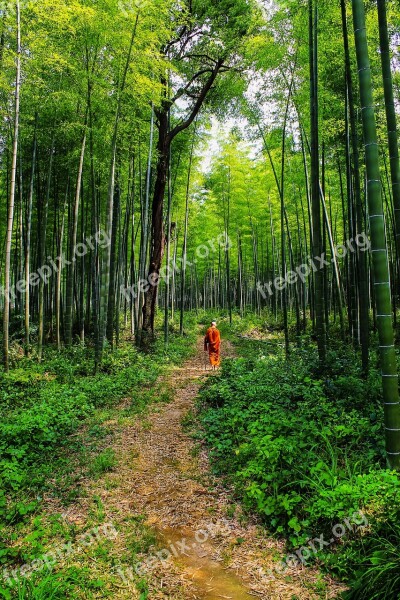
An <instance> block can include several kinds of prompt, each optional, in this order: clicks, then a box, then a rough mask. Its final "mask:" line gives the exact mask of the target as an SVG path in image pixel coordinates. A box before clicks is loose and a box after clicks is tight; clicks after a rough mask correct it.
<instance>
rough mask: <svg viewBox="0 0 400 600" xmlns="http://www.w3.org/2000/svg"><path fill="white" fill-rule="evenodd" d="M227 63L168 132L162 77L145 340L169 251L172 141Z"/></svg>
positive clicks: (217, 68)
mask: <svg viewBox="0 0 400 600" xmlns="http://www.w3.org/2000/svg"><path fill="white" fill-rule="evenodd" d="M222 65H223V60H222V59H219V60H217V61H216V63H215V67H214V68H213V70H212V72H211V74H210V76H209V78H208V80H207V81H206V83H205V84H204V86H203V88H202V89H201V91H200V92H199V94H198V96H197V99H196V102H195V104H194V106H193V108H192V110H191V112H190V114H189V116H188V118H187V119H186V120H184V121H182V122H181V123H178V125H176V126H175V127H174V128H173V129H172V131H169V130H168V113H169V111H170V108H171V102H168V100H167V99H166V98H167V93H166V86H167V82H166V80H165V78H161V84H162V86H163V98H162V106H161V108H160V109H159V110H158V111H157V116H158V128H159V131H158V143H157V150H158V160H157V170H156V179H155V185H154V195H153V206H152V226H151V234H152V239H151V242H152V243H151V254H150V267H149V272H148V278H147V284H146V287H147V291H146V294H145V299H144V304H143V324H142V335H143V337H144V338H149V337H151V336H152V335H153V334H154V319H155V312H156V302H157V293H158V284H159V278H160V269H161V264H162V259H163V256H164V248H165V235H164V226H163V209H164V195H165V188H166V183H167V173H168V155H169V148H170V145H171V142H172V140H173V139H174V138H175V137H176V136H177V135H178V134H179V133H180V132H181V131H184V130H185V129H187V128H188V127H190V125H191V124H192V123H193V121H194V120H195V118H196V116H197V115H198V113H199V111H200V109H201V107H202V105H203V102H204V100H205V99H206V97H207V95H208V92H209V91H210V89H211V88H212V86H213V83H214V81H215V79H216V78H217V75H218V73H219V71H220V69H221V68H222Z"/></svg>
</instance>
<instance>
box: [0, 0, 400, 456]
mask: <svg viewBox="0 0 400 600" xmlns="http://www.w3.org/2000/svg"><path fill="white" fill-rule="evenodd" d="M0 28H1V31H0V35H1V37H0V73H1V75H0V95H1V114H2V119H1V146H0V148H1V149H0V152H1V155H0V156H1V165H0V167H1V174H0V177H1V192H0V193H1V204H0V210H1V217H2V218H1V224H0V235H1V240H2V244H1V256H0V265H1V267H0V269H1V285H2V288H1V289H2V295H1V310H2V312H3V324H4V327H3V361H4V366H5V369H6V370H8V369H9V367H10V365H11V364H12V362H13V360H14V359H15V358H16V357H17V355H18V353H25V354H31V355H32V356H35V357H37V359H38V360H42V359H43V356H44V351H45V347H46V345H47V344H56V345H57V346H58V348H59V349H60V350H61V349H62V347H63V346H71V345H72V344H74V343H81V344H84V343H88V344H90V345H92V346H93V349H94V350H93V351H94V355H95V358H96V364H98V363H99V361H101V357H102V351H103V348H104V347H105V344H109V345H111V346H113V345H114V344H118V342H119V339H120V336H121V335H122V334H123V335H128V336H132V339H135V340H136V342H137V343H138V344H139V345H140V344H142V345H147V344H148V343H149V340H151V337H152V335H153V333H154V328H155V317H156V315H157V314H158V315H159V316H160V317H162V318H163V320H164V337H165V341H166V343H167V342H168V334H169V331H170V328H171V327H174V326H175V324H176V326H177V327H179V329H180V331H181V333H182V334H183V333H184V325H185V312H186V311H188V310H200V309H204V310H214V311H217V310H225V311H227V312H228V314H230V315H232V312H233V311H238V312H239V313H240V314H241V315H244V314H246V312H249V311H255V312H256V313H259V314H260V313H261V312H262V311H265V314H268V320H269V321H270V322H271V323H272V324H275V323H276V324H278V326H282V328H283V331H284V333H285V346H286V349H287V352H289V351H290V344H291V343H293V342H295V343H296V342H297V343H301V336H302V335H304V334H305V333H306V332H307V331H308V332H310V331H311V332H312V335H314V336H315V340H316V342H317V344H318V349H319V357H320V362H321V368H323V365H324V362H325V359H326V354H327V350H328V349H329V339H330V337H331V336H333V335H334V336H341V338H342V339H343V342H344V343H351V344H353V345H354V348H355V349H356V350H357V351H358V350H360V356H361V359H362V363H363V369H364V372H365V373H367V371H368V363H369V350H370V348H371V344H372V342H371V339H375V337H374V338H372V336H371V333H375V332H378V338H379V347H380V349H381V365H382V374H383V390H384V401H385V407H386V411H385V415H386V428H387V451H388V453H389V459H390V462H391V464H393V465H394V466H397V465H398V460H399V458H398V457H399V456H400V436H399V430H400V409H399V398H398V383H397V369H396V357H395V345H394V344H395V341H394V340H395V338H394V331H395V329H394V327H395V328H396V327H397V324H398V323H397V321H398V304H399V300H400V299H399V293H398V290H399V282H400V163H399V151H398V137H397V114H396V106H398V101H399V89H400V88H399V82H400V80H399V76H398V65H399V63H398V55H397V54H396V48H397V47H396V40H397V39H398V35H399V8H398V6H397V4H396V3H395V2H392V1H390V0H388V1H384V0H377V2H375V1H369V0H368V2H363V1H362V0H352V2H348V1H347V0H336V1H335V2H328V1H327V0H308V1H305V0H304V1H303V2H297V1H294V0H286V1H282V2H280V1H277V2H274V3H270V2H257V1H256V0H254V1H252V0H236V1H235V0H219V1H218V2H215V1H211V0H193V1H186V0H185V1H184V0H182V1H180V2H175V1H172V0H171V1H170V0H168V1H164V0H144V1H143V2H137V3H135V2H129V1H127V2H124V1H121V2H116V1H115V0H101V1H99V2H95V1H94V0H80V1H78V0H44V1H42V2H33V1H32V2H29V1H28V2H25V1H22V0H17V2H16V3H6V4H4V5H2V8H1V22H0ZM393 325H394V327H393Z"/></svg>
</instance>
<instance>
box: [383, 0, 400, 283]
mask: <svg viewBox="0 0 400 600" xmlns="http://www.w3.org/2000/svg"><path fill="white" fill-rule="evenodd" d="M378 18H379V39H380V47H381V62H382V76H383V89H384V93H385V107H386V121H387V131H388V142H389V157H390V174H391V178H392V195H393V205H394V215H395V228H396V250H397V259H398V261H399V260H400V159H399V144H398V133H397V116H396V110H395V104H394V94H393V80H392V69H391V65H390V46H389V35H388V25H387V15H386V0H378ZM397 270H398V273H399V274H400V265H399V266H398V269H397Z"/></svg>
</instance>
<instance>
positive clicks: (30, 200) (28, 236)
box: [25, 113, 38, 356]
mask: <svg viewBox="0 0 400 600" xmlns="http://www.w3.org/2000/svg"><path fill="white" fill-rule="evenodd" d="M37 118H38V117H37V113H36V115H35V132H34V134H33V150H32V165H31V178H30V183H29V197H28V206H27V211H26V234H25V354H26V356H29V350H30V348H29V346H30V284H29V279H30V265H31V233H32V207H33V192H34V187H35V167H36V151H37Z"/></svg>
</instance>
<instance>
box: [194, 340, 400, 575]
mask: <svg viewBox="0 0 400 600" xmlns="http://www.w3.org/2000/svg"><path fill="white" fill-rule="evenodd" d="M265 348H266V346H265V345H264V346H262V345H259V350H258V353H257V354H253V355H252V356H251V355H250V356H249V358H246V359H244V358H240V359H237V360H231V361H225V363H224V365H223V369H222V373H221V375H220V377H217V378H212V379H210V380H209V381H208V382H207V383H206V384H205V385H204V387H203V390H202V392H201V399H200V405H199V408H200V411H199V415H200V421H201V425H202V430H203V435H204V438H205V441H206V443H207V444H208V446H209V447H210V454H211V459H212V462H213V465H214V468H215V470H216V471H217V472H218V473H220V474H224V475H226V476H227V477H228V478H229V479H230V480H231V481H232V482H233V483H234V484H235V486H236V490H237V492H238V493H239V494H240V495H241V496H242V498H243V501H244V504H245V506H247V507H248V508H249V509H252V510H256V511H257V512H258V513H259V514H260V515H261V516H262V517H263V519H264V521H265V523H266V524H267V526H268V527H269V528H270V529H271V530H273V531H275V532H276V533H278V534H282V535H285V536H286V537H287V539H288V540H289V543H290V544H291V545H292V546H295V547H296V546H301V545H303V544H305V543H306V542H307V540H308V539H309V538H310V537H312V536H313V535H316V534H321V533H326V534H327V535H329V533H330V532H331V529H332V526H333V525H335V524H337V523H342V522H343V521H344V519H346V518H348V517H349V516H350V515H352V514H353V513H355V512H356V511H358V510H362V511H364V513H365V514H366V515H367V516H368V521H369V524H370V528H371V529H372V530H373V531H378V530H379V531H381V532H383V533H382V535H385V534H384V531H385V527H387V522H388V521H389V522H395V521H396V520H397V518H398V516H397V510H398V508H397V507H398V505H399V501H400V479H399V477H398V475H397V474H396V473H393V472H390V471H388V470H386V468H385V458H384V443H383V440H384V431H383V414H382V413H383V411H382V406H381V397H380V385H379V376H378V374H377V371H375V370H372V371H371V374H370V376H369V378H368V379H367V380H366V381H365V380H363V379H362V378H361V377H360V372H359V370H358V365H357V363H356V361H354V354H352V353H350V352H349V353H348V354H347V353H346V352H345V351H343V350H342V352H341V353H339V352H333V353H330V356H329V368H328V369H327V370H326V371H325V372H324V374H323V375H321V374H318V371H317V368H316V367H315V366H314V365H318V358H317V356H316V352H315V349H314V348H313V347H310V346H305V347H303V348H301V349H298V350H295V351H294V352H293V354H292V356H291V358H290V359H289V360H288V361H285V359H284V355H283V354H280V352H279V350H278V351H275V354H268V351H266V350H265ZM344 373H346V375H344ZM365 545H366V541H365V538H364V537H363V538H360V537H358V538H357V536H356V535H355V534H354V535H353V534H352V535H350V534H349V536H348V539H346V540H342V542H341V544H340V545H338V546H337V547H336V549H335V552H334V553H333V555H334V556H336V557H338V556H340V554H341V553H342V552H343V553H344V554H343V555H345V552H347V553H349V552H351V560H350V559H349V555H348V554H347V555H346V561H342V562H341V561H340V558H339V559H338V560H337V561H336V564H334V561H333V560H331V562H330V564H331V566H332V568H336V571H337V572H339V571H340V573H341V575H344V576H346V575H349V574H351V569H352V568H353V569H355V568H356V563H357V562H358V559H357V557H359V556H360V555H361V548H362V547H364V546H365ZM327 562H329V561H327ZM346 564H347V566H346ZM350 564H352V566H350Z"/></svg>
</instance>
